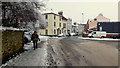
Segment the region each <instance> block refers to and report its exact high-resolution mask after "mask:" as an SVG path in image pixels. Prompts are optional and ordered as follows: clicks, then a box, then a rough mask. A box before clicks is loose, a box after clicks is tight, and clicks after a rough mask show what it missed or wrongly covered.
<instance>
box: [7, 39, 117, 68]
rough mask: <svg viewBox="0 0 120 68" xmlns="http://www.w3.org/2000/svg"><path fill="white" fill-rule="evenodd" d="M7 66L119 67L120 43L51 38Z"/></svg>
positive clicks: (12, 60)
mask: <svg viewBox="0 0 120 68" xmlns="http://www.w3.org/2000/svg"><path fill="white" fill-rule="evenodd" d="M7 66H118V42H107V41H90V40H82V39H80V38H77V37H68V38H51V39H48V40H47V41H45V42H42V43H40V44H39V48H38V49H36V50H33V49H31V50H29V51H26V52H24V53H22V54H20V55H18V56H17V57H15V58H14V59H11V60H10V61H9V62H7Z"/></svg>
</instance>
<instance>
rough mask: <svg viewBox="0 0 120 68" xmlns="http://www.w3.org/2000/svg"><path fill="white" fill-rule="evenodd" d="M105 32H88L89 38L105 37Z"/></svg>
mask: <svg viewBox="0 0 120 68" xmlns="http://www.w3.org/2000/svg"><path fill="white" fill-rule="evenodd" d="M106 34H107V33H106V32H105V31H93V32H91V33H90V34H88V37H89V38H95V37H97V38H105V37H106Z"/></svg>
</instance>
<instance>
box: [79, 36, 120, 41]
mask: <svg viewBox="0 0 120 68" xmlns="http://www.w3.org/2000/svg"><path fill="white" fill-rule="evenodd" d="M78 38H81V39H84V40H102V41H120V39H112V38H88V37H78Z"/></svg>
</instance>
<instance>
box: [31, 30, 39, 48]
mask: <svg viewBox="0 0 120 68" xmlns="http://www.w3.org/2000/svg"><path fill="white" fill-rule="evenodd" d="M31 40H32V41H33V48H34V50H35V49H36V48H37V47H38V44H37V42H38V40H39V41H40V38H39V36H38V34H37V31H34V33H33V34H32V36H31Z"/></svg>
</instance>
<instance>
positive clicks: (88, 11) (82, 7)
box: [47, 0, 119, 23]
mask: <svg viewBox="0 0 120 68" xmlns="http://www.w3.org/2000/svg"><path fill="white" fill-rule="evenodd" d="M118 1H119V0H89V1H88V0H50V1H49V2H48V3H47V8H48V10H50V9H53V11H54V12H58V11H61V10H62V11H63V12H64V15H65V16H67V17H70V18H72V19H73V20H74V21H76V22H80V23H81V22H82V20H83V18H82V17H83V16H82V13H84V22H86V21H87V20H88V19H94V18H95V17H97V16H98V14H99V13H102V14H103V15H104V16H105V17H107V18H109V19H110V20H111V21H117V20H118Z"/></svg>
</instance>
